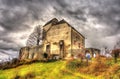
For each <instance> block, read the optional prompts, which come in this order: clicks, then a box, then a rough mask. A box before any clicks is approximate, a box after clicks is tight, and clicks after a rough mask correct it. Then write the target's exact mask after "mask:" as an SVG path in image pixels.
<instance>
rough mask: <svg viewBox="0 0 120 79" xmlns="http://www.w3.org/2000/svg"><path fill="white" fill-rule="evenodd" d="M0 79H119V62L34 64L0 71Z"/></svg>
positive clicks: (77, 61)
mask: <svg viewBox="0 0 120 79" xmlns="http://www.w3.org/2000/svg"><path fill="white" fill-rule="evenodd" d="M0 79H120V60H118V63H114V60H113V59H111V58H110V59H108V58H105V57H97V58H94V59H92V60H90V61H89V63H88V65H87V63H86V60H83V62H81V60H74V59H72V60H69V61H64V60H59V61H51V62H50V61H48V62H34V63H29V64H24V65H21V66H18V67H16V68H12V69H6V70H0Z"/></svg>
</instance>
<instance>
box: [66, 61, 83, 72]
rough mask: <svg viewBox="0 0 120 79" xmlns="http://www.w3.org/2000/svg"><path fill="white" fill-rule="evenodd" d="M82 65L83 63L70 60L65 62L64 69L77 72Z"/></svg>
mask: <svg viewBox="0 0 120 79" xmlns="http://www.w3.org/2000/svg"><path fill="white" fill-rule="evenodd" d="M82 65H83V63H81V62H80V61H78V60H71V61H67V63H66V68H68V69H70V70H72V71H73V70H77V69H78V68H79V67H81V66H82Z"/></svg>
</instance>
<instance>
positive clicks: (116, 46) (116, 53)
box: [112, 41, 120, 63]
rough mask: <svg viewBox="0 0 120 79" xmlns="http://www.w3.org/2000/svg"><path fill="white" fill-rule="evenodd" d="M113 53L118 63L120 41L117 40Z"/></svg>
mask: <svg viewBox="0 0 120 79" xmlns="http://www.w3.org/2000/svg"><path fill="white" fill-rule="evenodd" d="M112 54H113V55H114V61H115V63H117V58H118V57H119V54H120V41H117V42H116V44H115V46H114V50H112Z"/></svg>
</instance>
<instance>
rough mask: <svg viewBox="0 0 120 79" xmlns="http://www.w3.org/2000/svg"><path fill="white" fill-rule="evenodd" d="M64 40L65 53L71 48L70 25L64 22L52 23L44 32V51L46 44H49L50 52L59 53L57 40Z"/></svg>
mask: <svg viewBox="0 0 120 79" xmlns="http://www.w3.org/2000/svg"><path fill="white" fill-rule="evenodd" d="M60 40H64V51H65V54H64V55H66V54H67V53H69V52H70V50H71V27H69V26H68V25H67V24H66V23H62V24H57V25H53V26H52V27H51V29H50V30H49V31H48V32H47V34H46V40H44V43H43V44H44V52H45V51H46V45H48V44H50V48H51V50H50V53H51V54H59V53H60V47H59V41H60Z"/></svg>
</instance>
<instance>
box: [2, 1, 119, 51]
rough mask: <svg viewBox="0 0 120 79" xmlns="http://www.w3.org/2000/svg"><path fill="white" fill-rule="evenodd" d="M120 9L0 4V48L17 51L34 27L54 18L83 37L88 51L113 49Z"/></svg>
mask: <svg viewBox="0 0 120 79" xmlns="http://www.w3.org/2000/svg"><path fill="white" fill-rule="evenodd" d="M119 7H120V1H119V0H0V48H1V49H4V50H8V49H11V50H15V51H18V50H19V49H20V47H22V46H25V42H26V39H27V37H28V36H29V34H30V33H31V32H32V30H33V28H34V26H36V25H39V24H40V25H44V24H45V23H46V22H47V21H49V20H51V19H52V18H55V17H56V18H58V19H59V20H61V19H65V20H66V21H68V23H70V24H71V25H72V26H73V27H74V28H76V29H77V30H78V31H79V32H80V33H82V34H83V35H84V36H85V37H86V38H87V39H86V47H95V48H101V47H103V46H108V47H111V48H112V47H113V46H114V43H115V41H116V40H118V39H120V38H119V37H120V36H119V34H120V8H119ZM109 37H110V38H109ZM108 40H109V41H108ZM113 41H114V42H113Z"/></svg>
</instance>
